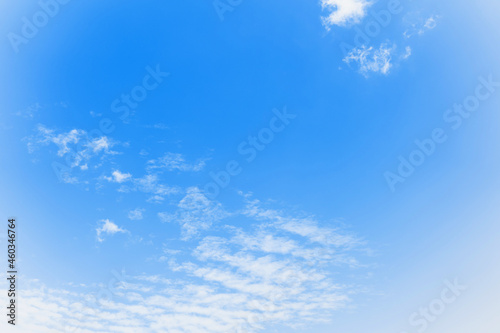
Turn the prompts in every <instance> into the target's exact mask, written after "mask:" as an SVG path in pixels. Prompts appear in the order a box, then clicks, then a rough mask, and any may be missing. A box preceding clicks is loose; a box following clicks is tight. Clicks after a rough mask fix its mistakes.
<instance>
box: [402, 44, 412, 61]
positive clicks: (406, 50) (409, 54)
mask: <svg viewBox="0 0 500 333" xmlns="http://www.w3.org/2000/svg"><path fill="white" fill-rule="evenodd" d="M410 56H411V47H409V46H407V47H406V48H405V53H404V54H403V55H402V58H403V59H408V58H409V57H410Z"/></svg>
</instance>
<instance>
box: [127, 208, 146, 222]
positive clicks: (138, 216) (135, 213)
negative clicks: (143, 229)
mask: <svg viewBox="0 0 500 333" xmlns="http://www.w3.org/2000/svg"><path fill="white" fill-rule="evenodd" d="M144 211H145V209H142V208H136V209H134V210H131V211H129V212H128V218H129V219H131V220H133V221H137V220H142V219H143V216H142V213H144Z"/></svg>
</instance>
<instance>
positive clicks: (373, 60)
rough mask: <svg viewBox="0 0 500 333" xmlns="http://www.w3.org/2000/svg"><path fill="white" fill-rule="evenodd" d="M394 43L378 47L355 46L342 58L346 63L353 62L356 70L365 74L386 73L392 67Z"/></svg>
mask: <svg viewBox="0 0 500 333" xmlns="http://www.w3.org/2000/svg"><path fill="white" fill-rule="evenodd" d="M395 49H396V45H388V44H386V43H384V44H381V45H380V47H379V48H378V49H375V48H373V46H370V47H366V46H361V47H355V48H354V49H352V50H351V51H350V52H349V53H348V54H347V56H346V57H345V58H344V59H343V61H344V62H345V63H346V64H348V65H349V64H351V63H355V64H356V65H357V67H358V71H359V72H360V73H361V74H363V75H365V76H367V75H368V73H370V72H372V73H380V74H384V75H387V74H388V73H389V70H390V69H391V67H392V64H391V59H392V55H393V53H394V51H395Z"/></svg>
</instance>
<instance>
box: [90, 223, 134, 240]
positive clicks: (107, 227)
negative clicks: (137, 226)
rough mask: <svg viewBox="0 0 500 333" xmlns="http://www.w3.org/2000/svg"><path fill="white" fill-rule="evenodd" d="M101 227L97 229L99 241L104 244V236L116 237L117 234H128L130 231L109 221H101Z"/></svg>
mask: <svg viewBox="0 0 500 333" xmlns="http://www.w3.org/2000/svg"><path fill="white" fill-rule="evenodd" d="M99 224H100V226H99V227H97V229H96V233H97V240H98V241H99V242H103V241H104V238H103V236H104V235H105V234H106V235H114V234H116V233H127V232H128V231H127V230H125V229H122V228H120V227H118V226H117V225H116V224H115V223H113V222H112V221H110V220H109V219H105V220H101V221H99Z"/></svg>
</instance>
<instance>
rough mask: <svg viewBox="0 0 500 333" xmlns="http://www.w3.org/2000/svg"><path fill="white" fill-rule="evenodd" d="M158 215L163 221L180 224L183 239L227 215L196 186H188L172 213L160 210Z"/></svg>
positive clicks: (196, 233)
mask: <svg viewBox="0 0 500 333" xmlns="http://www.w3.org/2000/svg"><path fill="white" fill-rule="evenodd" d="M158 216H159V217H160V219H161V220H162V221H163V222H175V223H178V224H180V225H181V230H182V237H183V239H189V238H191V237H193V236H195V235H198V233H199V231H200V230H207V229H208V228H210V227H211V226H212V225H213V224H214V223H216V222H218V221H220V220H222V219H224V218H226V217H227V216H229V213H228V212H227V211H225V210H224V209H223V208H222V205H221V204H220V203H218V202H215V201H211V200H209V199H208V198H207V197H206V196H205V195H204V194H203V193H202V192H201V191H200V189H198V188H197V187H191V188H188V189H187V191H186V195H185V196H184V197H183V198H182V199H181V200H180V201H179V203H178V204H177V209H176V211H175V212H174V213H168V212H162V213H158Z"/></svg>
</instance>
